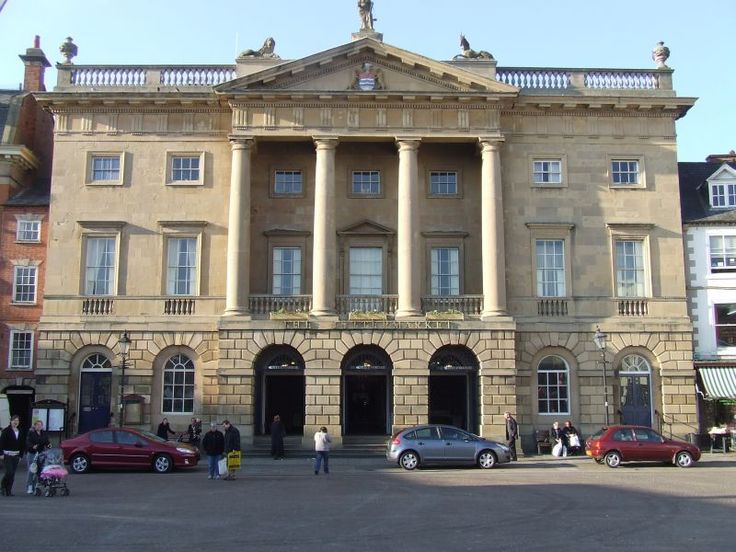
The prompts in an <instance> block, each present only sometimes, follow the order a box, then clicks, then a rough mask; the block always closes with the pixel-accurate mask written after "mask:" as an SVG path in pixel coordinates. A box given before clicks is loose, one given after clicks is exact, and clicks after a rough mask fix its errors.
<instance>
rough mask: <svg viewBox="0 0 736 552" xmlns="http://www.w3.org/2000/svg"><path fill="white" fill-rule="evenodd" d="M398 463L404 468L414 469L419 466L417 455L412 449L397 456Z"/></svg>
mask: <svg viewBox="0 0 736 552" xmlns="http://www.w3.org/2000/svg"><path fill="white" fill-rule="evenodd" d="M399 465H400V466H401V467H402V468H404V469H405V470H414V469H416V468H417V466H419V456H417V453H416V452H414V451H413V450H409V451H406V452H405V453H404V454H402V455H401V457H400V458H399Z"/></svg>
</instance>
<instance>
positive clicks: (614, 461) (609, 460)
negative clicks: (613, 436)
mask: <svg viewBox="0 0 736 552" xmlns="http://www.w3.org/2000/svg"><path fill="white" fill-rule="evenodd" d="M605 461H606V466H608V467H609V468H618V467H619V466H620V465H621V453H619V452H617V451H615V450H612V451H611V452H609V453H608V454H606V457H605Z"/></svg>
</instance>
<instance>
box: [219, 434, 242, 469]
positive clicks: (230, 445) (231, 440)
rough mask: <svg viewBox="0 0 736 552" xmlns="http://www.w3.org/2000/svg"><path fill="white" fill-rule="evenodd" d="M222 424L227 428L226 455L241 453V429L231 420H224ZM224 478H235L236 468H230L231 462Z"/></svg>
mask: <svg viewBox="0 0 736 552" xmlns="http://www.w3.org/2000/svg"><path fill="white" fill-rule="evenodd" d="M222 426H223V427H224V428H225V457H226V458H227V455H228V454H230V453H231V452H237V453H240V431H238V428H237V427H235V426H234V425H232V424H231V423H230V420H223V422H222ZM224 479H235V470H234V469H230V463H229V462H228V466H227V475H226V476H225V477H224Z"/></svg>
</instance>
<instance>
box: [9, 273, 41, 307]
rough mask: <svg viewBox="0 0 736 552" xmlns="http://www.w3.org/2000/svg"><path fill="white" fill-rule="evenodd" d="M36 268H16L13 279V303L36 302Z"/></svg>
mask: <svg viewBox="0 0 736 552" xmlns="http://www.w3.org/2000/svg"><path fill="white" fill-rule="evenodd" d="M36 273H37V267H35V266H16V267H15V270H14V279H13V303H35V302H36V283H37V282H36Z"/></svg>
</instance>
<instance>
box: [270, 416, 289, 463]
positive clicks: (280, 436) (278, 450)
mask: <svg viewBox="0 0 736 552" xmlns="http://www.w3.org/2000/svg"><path fill="white" fill-rule="evenodd" d="M285 435H286V428H285V427H284V423H283V422H282V421H281V416H279V415H278V414H276V415H275V416H274V417H273V422H271V456H273V459H274V460H282V459H283V458H284V436H285Z"/></svg>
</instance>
